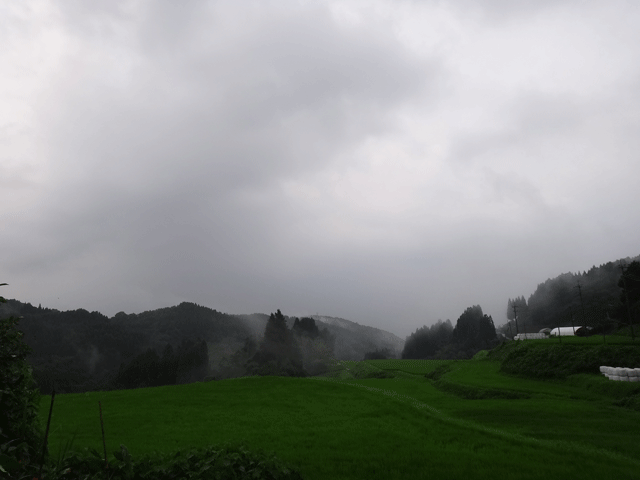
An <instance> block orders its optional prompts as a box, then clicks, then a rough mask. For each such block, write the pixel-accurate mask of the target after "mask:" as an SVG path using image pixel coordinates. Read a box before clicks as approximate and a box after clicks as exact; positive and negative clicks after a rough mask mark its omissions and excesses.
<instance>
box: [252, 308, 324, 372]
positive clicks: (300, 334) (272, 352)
mask: <svg viewBox="0 0 640 480" xmlns="http://www.w3.org/2000/svg"><path fill="white" fill-rule="evenodd" d="M334 342H335V339H334V338H333V337H332V336H331V335H330V334H329V332H328V331H327V330H326V329H322V330H320V329H319V328H318V326H317V325H316V322H315V320H314V319H312V318H308V317H305V318H302V319H299V318H296V319H295V320H294V323H293V327H292V329H291V330H289V328H288V327H287V321H286V319H285V317H284V315H283V314H282V312H280V310H278V311H277V312H276V313H272V314H271V315H270V317H269V320H268V322H267V325H266V327H265V331H264V339H263V340H262V343H261V344H260V346H259V348H258V349H257V351H256V352H255V354H254V355H253V356H252V357H251V358H250V359H249V360H248V361H247V363H246V368H247V372H248V373H249V374H252V375H279V376H295V377H299V376H307V375H318V374H320V373H324V372H325V371H327V370H328V368H329V363H330V362H331V361H332V358H333V355H332V352H333V344H334Z"/></svg>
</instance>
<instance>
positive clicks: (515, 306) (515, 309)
mask: <svg viewBox="0 0 640 480" xmlns="http://www.w3.org/2000/svg"><path fill="white" fill-rule="evenodd" d="M513 319H514V320H515V321H516V335H518V306H517V305H514V306H513Z"/></svg>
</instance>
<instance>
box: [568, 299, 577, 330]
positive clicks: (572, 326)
mask: <svg viewBox="0 0 640 480" xmlns="http://www.w3.org/2000/svg"><path fill="white" fill-rule="evenodd" d="M569 314H570V315H571V328H573V334H574V335H575V334H576V326H575V325H574V324H573V308H571V305H569Z"/></svg>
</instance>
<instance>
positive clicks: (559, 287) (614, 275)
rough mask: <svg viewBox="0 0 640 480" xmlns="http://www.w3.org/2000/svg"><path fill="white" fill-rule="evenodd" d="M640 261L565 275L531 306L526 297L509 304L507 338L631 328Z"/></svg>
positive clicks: (638, 299)
mask: <svg viewBox="0 0 640 480" xmlns="http://www.w3.org/2000/svg"><path fill="white" fill-rule="evenodd" d="M638 258H640V257H635V259H633V260H632V259H630V258H626V259H622V260H617V261H614V262H608V263H605V264H602V265H600V266H599V267H596V266H593V267H591V268H590V269H589V270H588V271H584V272H582V273H580V272H578V273H563V274H560V275H558V276H557V277H555V278H552V279H547V280H546V281H545V282H543V283H540V284H539V285H538V287H537V288H536V290H535V292H534V293H533V294H531V296H530V297H529V299H528V300H527V301H525V298H524V296H521V297H517V298H515V299H511V298H510V299H509V300H508V301H507V319H508V320H509V323H507V324H506V325H504V326H503V327H501V329H500V330H501V331H502V333H504V334H505V335H507V336H513V335H515V334H516V333H525V332H529V333H531V332H538V331H540V330H541V329H543V328H555V327H558V326H561V327H568V326H575V327H576V328H578V327H581V326H588V327H591V328H592V329H593V330H592V331H594V332H598V331H602V330H605V331H610V330H612V329H613V328H616V327H617V326H620V325H625V324H628V323H629V317H631V319H632V320H633V321H634V323H635V322H637V318H638V316H639V315H638V314H639V313H640V311H639V310H640V263H639V262H638V260H637V259H638ZM621 267H622V268H621ZM623 272H624V274H623ZM625 282H626V292H625ZM627 295H629V302H628V306H629V310H628V311H627V300H626V296H627ZM514 305H515V306H516V307H517V308H516V311H517V319H516V318H515V316H514V311H513V306H514ZM516 323H517V325H516ZM509 327H510V328H509Z"/></svg>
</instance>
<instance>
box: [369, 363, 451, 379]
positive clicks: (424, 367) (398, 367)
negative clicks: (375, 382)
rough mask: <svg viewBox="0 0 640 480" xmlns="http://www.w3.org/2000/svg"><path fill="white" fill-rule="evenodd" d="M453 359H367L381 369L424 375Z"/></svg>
mask: <svg viewBox="0 0 640 480" xmlns="http://www.w3.org/2000/svg"><path fill="white" fill-rule="evenodd" d="M451 362H452V361H451V360H400V359H389V360H366V363H368V364H370V365H371V366H373V367H375V368H379V369H381V370H389V371H398V372H405V373H411V374H413V375H424V374H426V373H431V372H433V371H434V370H435V369H436V368H438V367H439V366H440V365H443V364H448V363H451Z"/></svg>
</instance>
